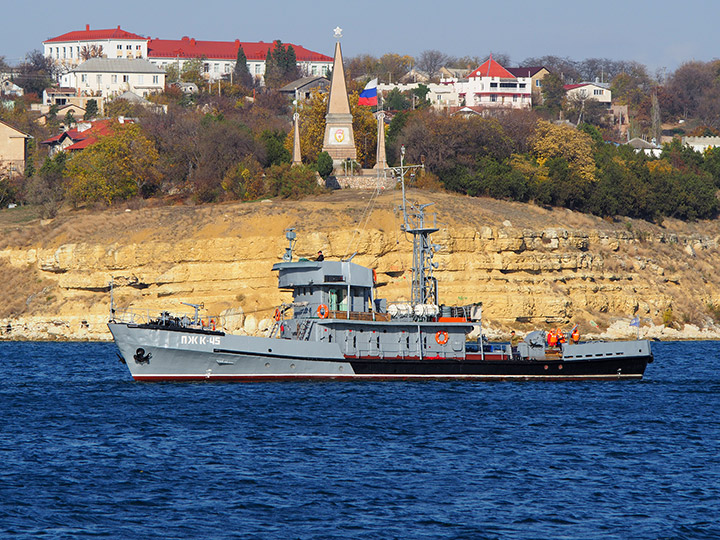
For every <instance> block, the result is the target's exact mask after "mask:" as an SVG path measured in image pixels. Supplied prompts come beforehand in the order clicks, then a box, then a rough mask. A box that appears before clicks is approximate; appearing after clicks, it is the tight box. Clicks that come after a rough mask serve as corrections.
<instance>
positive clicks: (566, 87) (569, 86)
mask: <svg viewBox="0 0 720 540" xmlns="http://www.w3.org/2000/svg"><path fill="white" fill-rule="evenodd" d="M588 84H590V83H580V84H566V85H565V86H563V88H564V89H565V90H572V89H574V88H580V87H581V86H587V85H588Z"/></svg>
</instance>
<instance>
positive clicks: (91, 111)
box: [83, 99, 98, 120]
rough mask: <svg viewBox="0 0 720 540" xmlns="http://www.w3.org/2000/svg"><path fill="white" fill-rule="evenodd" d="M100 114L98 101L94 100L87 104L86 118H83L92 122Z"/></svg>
mask: <svg viewBox="0 0 720 540" xmlns="http://www.w3.org/2000/svg"><path fill="white" fill-rule="evenodd" d="M97 114H98V105H97V101H96V100H94V99H89V100H88V102H87V103H86V104H85V116H84V117H83V118H84V119H85V120H92V119H93V118H95V117H96V116H97Z"/></svg>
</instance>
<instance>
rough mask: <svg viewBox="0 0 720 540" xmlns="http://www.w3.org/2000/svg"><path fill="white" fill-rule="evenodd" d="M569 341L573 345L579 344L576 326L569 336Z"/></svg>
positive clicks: (578, 332) (578, 331)
mask: <svg viewBox="0 0 720 540" xmlns="http://www.w3.org/2000/svg"><path fill="white" fill-rule="evenodd" d="M570 339H571V340H572V341H573V343H579V342H580V330H579V329H578V327H577V324H576V325H575V326H574V327H573V329H572V333H571V334H570Z"/></svg>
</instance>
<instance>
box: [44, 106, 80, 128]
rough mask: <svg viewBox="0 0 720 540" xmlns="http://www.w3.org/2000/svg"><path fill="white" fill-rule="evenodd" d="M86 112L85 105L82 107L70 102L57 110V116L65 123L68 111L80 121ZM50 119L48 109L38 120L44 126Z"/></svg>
mask: <svg viewBox="0 0 720 540" xmlns="http://www.w3.org/2000/svg"><path fill="white" fill-rule="evenodd" d="M86 112H87V111H86V109H85V108H84V107H81V106H80V105H76V104H74V103H68V104H67V105H62V106H61V107H58V108H57V109H56V110H55V118H57V120H58V121H59V122H63V123H64V122H65V119H66V118H67V115H68V113H70V114H71V115H72V117H73V118H74V119H75V121H76V122H79V121H81V120H82V119H83V118H84V117H85V113H86ZM49 120H50V112H49V111H48V112H47V113H45V114H43V115H42V116H40V118H38V119H37V120H36V122H37V123H38V124H40V125H41V126H44V125H46V124H47V123H48V121H49Z"/></svg>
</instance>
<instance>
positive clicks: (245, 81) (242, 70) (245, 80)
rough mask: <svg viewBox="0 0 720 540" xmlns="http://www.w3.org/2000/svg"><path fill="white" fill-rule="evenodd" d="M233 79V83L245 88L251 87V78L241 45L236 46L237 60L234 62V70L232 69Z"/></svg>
mask: <svg viewBox="0 0 720 540" xmlns="http://www.w3.org/2000/svg"><path fill="white" fill-rule="evenodd" d="M233 77H234V78H235V82H236V83H237V84H239V85H241V86H244V87H246V88H252V87H253V77H252V75H251V74H250V69H248V65H247V56H245V51H244V50H243V48H242V45H240V46H238V52H237V60H236V61H235V68H234V69H233Z"/></svg>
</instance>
